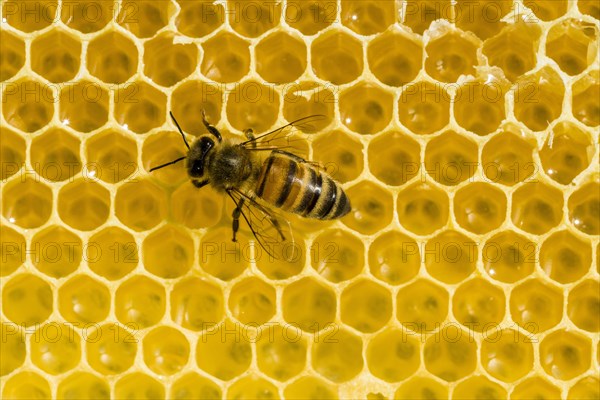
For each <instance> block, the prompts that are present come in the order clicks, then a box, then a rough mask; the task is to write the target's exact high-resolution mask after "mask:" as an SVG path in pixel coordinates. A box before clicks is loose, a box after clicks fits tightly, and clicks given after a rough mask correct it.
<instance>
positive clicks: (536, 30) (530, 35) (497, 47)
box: [482, 21, 542, 82]
mask: <svg viewBox="0 0 600 400" xmlns="http://www.w3.org/2000/svg"><path fill="white" fill-rule="evenodd" d="M541 34H542V30H541V29H540V27H539V26H538V25H536V24H529V23H525V22H522V21H519V22H517V23H515V24H510V25H508V26H506V27H505V28H504V29H503V30H502V32H500V33H499V34H498V35H496V36H494V37H491V38H489V39H488V40H486V41H485V42H484V43H483V48H482V50H483V54H484V55H485V56H486V57H487V59H488V62H489V64H490V65H493V66H496V67H499V68H501V69H502V71H504V76H505V77H506V78H508V79H509V80H510V81H511V82H514V81H515V80H517V78H519V77H520V76H521V75H523V74H525V73H527V72H528V71H530V70H532V69H533V68H534V67H535V65H536V63H537V51H538V46H539V40H540V36H541Z"/></svg>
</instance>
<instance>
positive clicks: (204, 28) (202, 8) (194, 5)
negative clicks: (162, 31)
mask: <svg viewBox="0 0 600 400" xmlns="http://www.w3.org/2000/svg"><path fill="white" fill-rule="evenodd" d="M177 4H179V7H180V9H179V13H178V14H177V17H176V18H175V26H176V27H177V31H178V32H181V33H183V34H184V35H186V36H190V37H194V38H200V37H203V36H206V35H208V34H209V33H211V32H213V31H214V30H215V29H217V28H218V27H219V26H221V25H222V24H223V22H225V16H224V11H225V7H223V5H222V4H213V3H207V2H195V1H185V0H177Z"/></svg>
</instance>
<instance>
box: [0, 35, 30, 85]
mask: <svg viewBox="0 0 600 400" xmlns="http://www.w3.org/2000/svg"><path fill="white" fill-rule="evenodd" d="M0 40H1V41H2V50H0V55H1V57H0V59H1V60H2V61H0V81H2V82H4V81H6V80H8V79H10V78H12V77H13V76H15V75H16V74H17V73H18V72H19V70H21V68H22V67H23V65H24V64H25V43H23V40H21V38H19V37H18V36H16V35H14V34H12V33H10V32H9V31H6V30H2V31H1V32H0Z"/></svg>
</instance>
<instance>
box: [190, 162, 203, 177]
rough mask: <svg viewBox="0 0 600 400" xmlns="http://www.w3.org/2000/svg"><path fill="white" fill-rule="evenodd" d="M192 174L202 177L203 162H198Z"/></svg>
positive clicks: (193, 166)
mask: <svg viewBox="0 0 600 400" xmlns="http://www.w3.org/2000/svg"><path fill="white" fill-rule="evenodd" d="M192 172H193V173H194V174H197V175H202V162H200V161H196V162H195V163H194V165H192Z"/></svg>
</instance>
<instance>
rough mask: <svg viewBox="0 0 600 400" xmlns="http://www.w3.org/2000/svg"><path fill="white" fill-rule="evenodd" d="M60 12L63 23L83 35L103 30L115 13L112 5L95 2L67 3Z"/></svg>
mask: <svg viewBox="0 0 600 400" xmlns="http://www.w3.org/2000/svg"><path fill="white" fill-rule="evenodd" d="M60 10H61V15H60V19H61V20H62V22H63V23H64V24H65V25H67V26H68V27H69V28H72V29H76V30H78V31H79V32H81V33H91V32H96V31H99V30H101V29H102V28H104V27H105V26H106V25H107V24H108V23H109V22H110V20H111V19H112V17H113V12H114V9H113V5H112V4H110V3H107V2H95V1H93V0H84V1H81V2H73V3H67V4H65V6H64V7H61V8H60Z"/></svg>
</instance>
